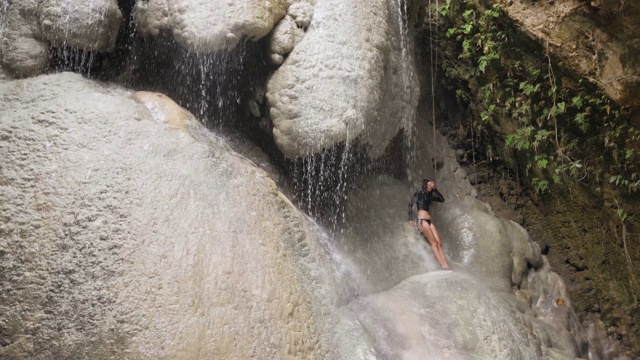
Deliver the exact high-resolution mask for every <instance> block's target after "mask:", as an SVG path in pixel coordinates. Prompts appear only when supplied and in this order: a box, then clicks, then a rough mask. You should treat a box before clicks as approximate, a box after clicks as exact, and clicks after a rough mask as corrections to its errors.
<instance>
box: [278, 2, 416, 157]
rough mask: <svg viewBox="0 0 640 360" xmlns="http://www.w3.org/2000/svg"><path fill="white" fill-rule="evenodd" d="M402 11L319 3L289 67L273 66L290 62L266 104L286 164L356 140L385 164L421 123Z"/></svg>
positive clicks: (380, 5)
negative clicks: (401, 134)
mask: <svg viewBox="0 0 640 360" xmlns="http://www.w3.org/2000/svg"><path fill="white" fill-rule="evenodd" d="M398 6H399V5H398V2H396V1H394V0H375V1H370V2H368V3H367V4H366V5H364V4H363V3H362V2H361V1H355V0H349V1H341V0H327V1H320V2H318V3H317V4H316V5H315V8H314V11H313V17H312V20H311V24H310V25H309V27H308V29H307V31H306V34H305V35H304V37H303V38H302V40H301V41H300V42H299V43H298V44H297V45H295V48H294V49H293V51H292V52H291V53H290V54H289V55H288V57H287V58H286V60H285V59H283V58H281V57H277V58H276V59H273V61H274V62H276V63H278V62H281V61H284V63H283V64H282V65H281V66H280V67H279V68H278V70H276V72H275V73H274V74H273V75H272V76H271V78H270V79H269V81H268V85H267V87H268V90H267V99H268V104H269V113H270V117H271V120H272V122H273V136H274V138H275V141H276V143H277V145H278V147H279V148H280V150H281V151H282V152H283V153H284V154H285V155H286V156H287V157H289V158H296V157H303V156H306V155H308V154H313V153H319V152H321V151H322V150H323V149H328V148H330V147H332V146H333V145H335V144H337V143H351V142H353V141H354V140H355V139H357V140H358V141H360V142H361V143H362V144H365V145H366V146H367V149H368V151H369V154H370V155H371V156H372V157H378V156H380V155H381V154H382V152H383V151H384V150H385V149H386V147H387V145H388V143H389V141H390V140H391V138H393V136H394V135H395V134H396V133H397V132H398V130H399V129H400V128H401V127H402V126H403V125H406V124H408V123H409V122H410V121H411V120H412V119H413V118H414V116H415V108H416V106H417V101H418V97H419V89H418V84H417V80H416V76H415V69H414V63H413V55H412V54H413V47H412V43H411V40H410V37H407V36H406V33H405V31H403V26H404V22H403V21H405V20H404V19H403V16H402V15H401V9H399V8H398ZM300 18H305V17H300ZM289 28H291V27H290V26H289ZM278 55H279V54H278Z"/></svg>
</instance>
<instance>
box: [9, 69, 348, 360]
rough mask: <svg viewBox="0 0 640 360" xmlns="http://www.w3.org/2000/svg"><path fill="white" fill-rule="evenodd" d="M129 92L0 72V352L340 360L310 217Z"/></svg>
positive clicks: (254, 171)
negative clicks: (9, 77)
mask: <svg viewBox="0 0 640 360" xmlns="http://www.w3.org/2000/svg"><path fill="white" fill-rule="evenodd" d="M140 95H141V94H140V93H138V94H137V97H138V99H139V100H138V101H140V102H142V104H141V103H138V102H136V100H134V99H133V98H132V97H131V96H130V94H128V93H126V92H125V91H123V90H121V89H118V88H111V87H109V86H106V85H100V84H97V83H94V82H91V81H88V80H85V79H82V78H81V77H80V76H79V75H74V74H68V73H67V74H59V75H52V76H41V77H37V78H33V79H30V80H19V81H13V82H9V83H4V84H2V85H0V139H2V146H1V147H0V159H1V167H0V189H1V191H0V212H1V213H2V217H1V218H0V287H1V288H0V308H1V311H0V343H1V344H2V347H0V358H2V359H26V358H41V359H62V358H73V359H89V358H91V359H107V358H128V359H163V358H165V359H166V358H169V359H176V358H189V359H194V358H199V359H213V358H216V359H218V358H219V359H250V358H255V359H283V358H300V359H302V358H323V357H326V358H335V356H333V355H330V354H331V351H332V350H331V347H330V346H329V345H328V344H329V343H328V340H327V339H328V334H330V331H329V329H330V328H331V327H328V324H329V322H328V319H329V318H330V314H329V312H328V310H327V308H328V306H329V305H330V304H332V303H333V302H334V300H332V294H334V293H336V290H335V286H336V285H335V283H333V279H334V277H333V275H332V274H333V269H332V266H331V264H330V262H329V260H328V257H327V256H326V253H325V251H324V248H323V245H322V242H321V241H320V240H319V239H318V235H316V232H315V231H314V230H312V229H311V225H310V223H309V222H308V221H307V220H306V218H305V217H304V216H302V214H301V213H300V212H299V211H297V210H296V209H295V208H294V207H293V206H292V205H291V204H290V203H289V201H288V200H287V199H286V198H285V197H284V196H283V195H282V194H281V193H280V192H279V191H278V189H277V188H276V187H275V185H274V183H273V182H272V181H271V180H270V179H269V178H268V177H267V176H266V175H265V173H264V172H263V171H262V170H260V169H259V168H258V167H256V166H255V165H253V164H252V163H251V162H250V161H248V160H247V159H245V158H243V157H240V156H238V155H235V154H234V153H233V152H232V151H231V150H230V149H229V147H228V146H227V145H225V143H224V141H222V140H221V139H218V138H216V137H215V136H212V135H210V133H209V132H208V131H206V130H203V129H202V128H200V127H199V126H194V124H196V122H195V121H192V120H193V119H187V120H188V121H187V123H186V125H185V126H184V127H176V126H171V124H176V123H178V124H179V123H180V120H179V119H178V120H175V119H167V117H171V116H172V115H171V114H172V112H171V111H168V112H164V113H162V114H160V115H161V116H160V117H159V118H158V112H162V110H157V111H154V112H155V113H154V114H153V115H152V113H150V112H149V111H148V110H147V108H146V107H145V106H149V103H150V102H153V101H155V104H156V106H158V108H161V107H162V106H164V107H165V108H168V109H175V108H173V107H175V106H176V105H175V104H172V102H171V100H170V99H168V98H166V97H163V96H160V95H154V94H149V93H146V94H143V95H145V96H140ZM143 104H144V105H143ZM178 114H179V116H183V115H184V113H180V112H178ZM162 116H164V118H163V117H162ZM154 117H155V119H154ZM157 120H162V121H163V122H164V123H163V122H159V121H157ZM168 125H169V126H168ZM320 294H322V295H321V297H320ZM323 309H324V310H323Z"/></svg>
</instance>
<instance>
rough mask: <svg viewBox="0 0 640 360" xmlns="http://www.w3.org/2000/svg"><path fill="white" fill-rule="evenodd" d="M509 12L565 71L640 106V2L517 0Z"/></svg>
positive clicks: (506, 8)
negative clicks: (567, 70)
mask: <svg viewBox="0 0 640 360" xmlns="http://www.w3.org/2000/svg"><path fill="white" fill-rule="evenodd" d="M492 1H494V2H499V3H503V2H502V1H498V0H492ZM504 9H505V11H506V12H507V14H508V15H509V16H510V17H511V18H513V19H514V20H515V21H516V23H518V24H519V26H520V27H521V28H522V30H523V31H525V32H526V33H527V34H529V35H530V36H531V37H532V38H534V39H536V40H537V41H538V42H540V44H542V46H544V47H545V48H547V49H549V51H550V53H551V54H553V55H555V56H557V57H558V59H559V60H560V61H561V63H562V64H563V66H564V67H566V68H568V69H571V70H573V71H576V72H577V73H578V75H580V76H581V77H584V78H587V79H589V80H590V81H592V82H594V83H596V84H598V85H600V86H602V87H603V88H604V90H605V92H606V93H607V95H609V96H610V97H611V98H613V99H614V100H615V101H617V102H618V103H620V104H622V105H632V106H638V105H640V60H638V56H637V54H638V52H640V25H639V24H640V22H639V21H638V20H639V19H640V3H638V2H636V1H618V0H596V1H581V0H567V1H534V2H532V1H529V0H513V1H509V2H507V5H506V6H505V7H504Z"/></svg>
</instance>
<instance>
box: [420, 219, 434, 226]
mask: <svg viewBox="0 0 640 360" xmlns="http://www.w3.org/2000/svg"><path fill="white" fill-rule="evenodd" d="M423 221H426V222H427V224H429V225H431V219H418V224H419V225H420V227H422V222H423Z"/></svg>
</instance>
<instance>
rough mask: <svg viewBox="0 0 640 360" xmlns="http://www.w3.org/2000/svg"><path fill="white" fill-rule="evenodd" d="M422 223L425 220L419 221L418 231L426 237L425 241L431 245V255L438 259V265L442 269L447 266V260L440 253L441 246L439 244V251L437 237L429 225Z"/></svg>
mask: <svg viewBox="0 0 640 360" xmlns="http://www.w3.org/2000/svg"><path fill="white" fill-rule="evenodd" d="M424 223H425V221H420V231H421V232H422V235H424V237H425V238H426V239H427V242H428V243H429V245H431V252H433V256H435V257H436V260H437V261H438V263H440V266H441V267H442V268H443V269H445V268H448V265H447V262H446V260H445V259H444V257H443V254H442V246H440V251H439V250H438V239H437V238H436V236H435V235H434V234H433V231H432V230H431V226H430V225H429V224H426V225H423V224H424Z"/></svg>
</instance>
